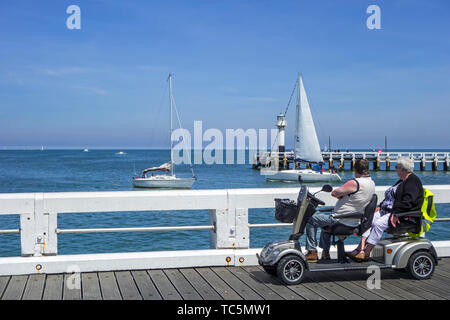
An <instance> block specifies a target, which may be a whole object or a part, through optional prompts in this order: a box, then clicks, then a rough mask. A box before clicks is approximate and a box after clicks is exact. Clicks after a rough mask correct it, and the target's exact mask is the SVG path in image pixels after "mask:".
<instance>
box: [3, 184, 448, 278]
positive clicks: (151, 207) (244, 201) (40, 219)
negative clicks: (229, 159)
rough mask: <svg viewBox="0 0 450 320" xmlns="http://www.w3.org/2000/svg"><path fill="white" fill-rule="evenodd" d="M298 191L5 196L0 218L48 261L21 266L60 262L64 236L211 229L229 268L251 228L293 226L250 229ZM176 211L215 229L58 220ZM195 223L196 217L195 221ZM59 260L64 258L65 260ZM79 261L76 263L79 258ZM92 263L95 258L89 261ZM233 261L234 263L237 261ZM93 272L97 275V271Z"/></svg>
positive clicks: (442, 198) (441, 189) (439, 190)
mask: <svg viewBox="0 0 450 320" xmlns="http://www.w3.org/2000/svg"><path fill="white" fill-rule="evenodd" d="M425 187H426V188H428V189H430V190H431V191H432V192H433V193H434V194H435V202H436V203H450V185H430V186H425ZM386 188H387V186H378V187H376V192H377V195H378V197H379V199H383V197H384V191H385V190H386ZM298 191H299V188H258V189H221V190H152V191H112V192H69V193H65V192H59V193H19V194H17V193H10V194H0V215H4V214H13V215H15V214H17V215H20V229H9V230H0V234H11V233H19V234H20V242H21V253H22V257H18V258H24V257H25V259H27V258H28V259H29V258H32V257H34V258H42V259H40V260H39V259H38V260H9V262H14V261H16V262H17V263H18V262H19V261H30V262H32V261H57V260H54V259H53V260H51V259H47V260H45V258H46V257H47V258H49V256H53V257H54V256H57V254H58V234H65V233H103V232H151V231H168V232H169V231H178V230H210V246H211V249H214V250H215V251H216V252H213V251H211V250H207V251H208V253H205V254H209V255H215V254H222V253H223V255H225V256H226V257H227V263H229V262H230V261H228V260H229V259H228V257H229V255H230V254H231V253H230V252H231V251H226V250H239V249H249V245H250V228H262V227H278V226H289V225H290V224H281V223H270V224H249V219H248V214H249V213H248V211H249V209H251V208H273V207H274V199H275V198H290V199H296V197H297V194H298ZM311 191H312V192H315V191H318V188H311ZM317 196H318V197H319V198H320V199H322V200H323V201H325V203H326V205H329V206H331V205H334V204H335V201H336V200H335V199H334V198H332V197H331V195H330V194H328V193H324V192H322V193H319V194H318V195H317ZM176 210H209V212H210V224H209V225H203V226H163V227H161V226H158V227H151V226H148V227H147V226H146V227H142V226H136V227H134V228H90V229H89V228H88V229H61V228H59V227H58V215H60V214H71V213H83V212H89V213H97V214H102V213H104V212H124V213H125V212H127V213H126V214H132V213H129V212H130V211H144V212H148V214H149V215H152V214H153V211H176ZM194 219H195V216H193V220H194ZM448 220H450V219H448V218H447V219H441V220H440V221H448ZM449 236H450V235H449ZM449 238H450V237H449ZM269 240H274V239H269ZM449 240H450V239H449ZM186 249H189V248H186ZM216 249H223V250H225V251H222V253H218V252H219V251H220V250H216ZM197 251H200V250H197ZM233 252H234V251H233ZM233 254H234V253H233ZM252 254H253V253H252ZM95 255H97V256H101V255H99V254H90V256H95ZM179 255H180V253H179ZM85 256H89V255H85ZM180 256H182V255H180ZM58 257H64V255H63V256H61V255H60V256H58ZM66 257H68V255H67V256H66ZM241 258H242V257H239V260H241V261H240V262H241V263H242V259H243V258H242V259H241ZM5 259H6V260H5ZM7 259H12V258H0V274H5V273H7V270H8V268H13V267H12V265H11V266H10V267H8V260H7ZM59 259H64V258H59ZM73 259H74V261H75V260H76V258H73ZM89 259H91V258H90V257H89ZM144 260H145V259H144ZM58 261H59V260H58ZM231 262H232V263H234V261H231ZM205 263H206V262H205ZM2 264H3V265H2ZM41 267H42V266H41ZM2 268H3V269H2ZM87 269H89V270H96V268H95V267H92V266H91V267H89V268H86V270H87ZM2 270H3V271H2ZM5 270H6V271H5ZM24 270H25V269H24Z"/></svg>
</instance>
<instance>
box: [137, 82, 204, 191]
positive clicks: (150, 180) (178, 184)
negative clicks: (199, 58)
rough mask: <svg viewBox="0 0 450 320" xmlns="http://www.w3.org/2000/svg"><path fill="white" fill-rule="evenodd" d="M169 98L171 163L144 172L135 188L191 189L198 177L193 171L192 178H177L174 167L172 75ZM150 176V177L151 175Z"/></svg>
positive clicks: (138, 178) (138, 177)
mask: <svg viewBox="0 0 450 320" xmlns="http://www.w3.org/2000/svg"><path fill="white" fill-rule="evenodd" d="M168 80H169V97H170V162H167V163H164V164H162V165H160V166H159V167H152V168H148V169H145V170H143V171H142V173H141V175H139V176H134V177H133V186H134V187H136V188H176V189H190V188H191V186H192V184H193V183H194V182H195V180H196V177H195V176H194V171H193V170H192V178H181V177H177V176H176V175H175V172H174V166H173V143H172V132H173V116H172V109H173V106H172V104H173V95H172V74H169V78H168ZM154 172H167V173H169V174H154ZM149 174H150V175H149Z"/></svg>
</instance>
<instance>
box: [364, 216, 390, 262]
mask: <svg viewBox="0 0 450 320" xmlns="http://www.w3.org/2000/svg"><path fill="white" fill-rule="evenodd" d="M389 216H390V215H389V214H384V215H382V216H380V218H379V219H377V220H375V221H374V222H373V224H372V229H371V231H370V234H369V236H368V237H367V240H366V246H365V247H364V251H361V252H360V253H358V255H356V258H357V259H361V260H368V259H369V257H370V253H371V252H372V249H373V248H374V247H375V246H376V245H377V243H378V241H380V239H381V237H382V236H383V232H384V230H386V229H387V228H388V226H389Z"/></svg>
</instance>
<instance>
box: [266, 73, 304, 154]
mask: <svg viewBox="0 0 450 320" xmlns="http://www.w3.org/2000/svg"><path fill="white" fill-rule="evenodd" d="M297 85H298V79H297V80H295V83H294V88H292V92H291V96H290V97H289V101H288V103H287V106H286V109H285V110H284V113H283V115H284V116H285V117H286V114H287V112H288V110H289V106H290V105H291V102H292V97H293V96H294V93H295V89H296V88H297ZM278 134H279V131H277V136H276V137H275V140H274V141H273V144H272V147H271V148H270V150H271V151H272V150H273V147H274V146H275V144H276V143H277V141H278Z"/></svg>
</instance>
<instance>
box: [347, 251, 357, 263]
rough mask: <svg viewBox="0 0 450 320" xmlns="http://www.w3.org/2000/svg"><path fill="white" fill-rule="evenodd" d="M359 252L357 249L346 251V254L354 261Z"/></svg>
mask: <svg viewBox="0 0 450 320" xmlns="http://www.w3.org/2000/svg"><path fill="white" fill-rule="evenodd" d="M357 254H358V252H355V251H352V252H346V253H345V255H346V256H347V257H348V258H350V259H352V260H353V261H355V260H356V258H355V257H356V255H357Z"/></svg>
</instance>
